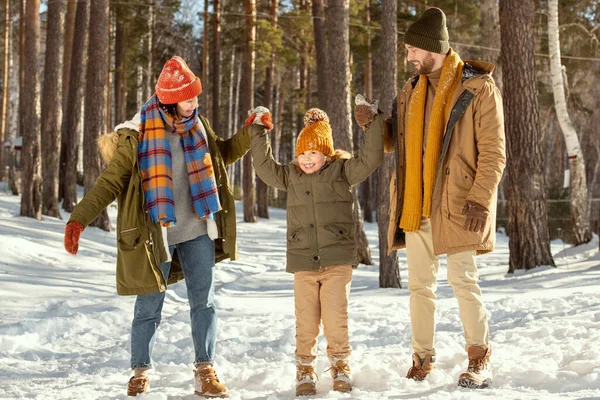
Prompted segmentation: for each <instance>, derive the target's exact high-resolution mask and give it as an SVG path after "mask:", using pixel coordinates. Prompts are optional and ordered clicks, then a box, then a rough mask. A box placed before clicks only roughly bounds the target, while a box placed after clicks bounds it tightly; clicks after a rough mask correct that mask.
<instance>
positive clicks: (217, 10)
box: [211, 0, 223, 136]
mask: <svg viewBox="0 0 600 400" xmlns="http://www.w3.org/2000/svg"><path fill="white" fill-rule="evenodd" d="M212 45H213V46H212V68H211V80H212V84H211V86H212V121H211V123H212V126H213V129H214V131H215V132H216V133H217V135H220V136H222V135H223V131H222V130H221V2H220V1H219V0H213V38H212Z"/></svg>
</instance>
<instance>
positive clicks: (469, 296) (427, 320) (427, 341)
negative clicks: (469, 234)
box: [406, 218, 489, 358]
mask: <svg viewBox="0 0 600 400" xmlns="http://www.w3.org/2000/svg"><path fill="white" fill-rule="evenodd" d="M475 253H476V252H475V251H464V252H460V253H455V254H448V283H449V284H450V286H452V288H453V289H454V296H455V297H456V299H457V300H458V309H459V313H460V319H461V321H462V324H463V329H464V334H465V342H466V346H465V348H466V349H467V351H468V349H469V347H471V346H483V347H487V346H488V345H489V328H488V322H487V311H486V309H485V305H484V304H483V300H482V296H481V289H480V288H479V285H478V283H477V282H478V280H479V273H478V272H477V265H476V264H475ZM406 256H407V259H408V289H409V290H410V321H411V326H412V346H413V350H414V352H415V353H416V354H418V355H419V357H421V358H424V357H425V356H426V355H435V348H434V336H435V307H436V300H437V297H436V295H435V291H436V289H437V273H438V267H439V260H438V257H437V256H436V255H435V254H434V252H433V236H432V232H431V222H430V220H429V218H423V219H422V220H421V229H420V230H419V231H417V232H406Z"/></svg>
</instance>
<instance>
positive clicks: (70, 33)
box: [58, 1, 77, 202]
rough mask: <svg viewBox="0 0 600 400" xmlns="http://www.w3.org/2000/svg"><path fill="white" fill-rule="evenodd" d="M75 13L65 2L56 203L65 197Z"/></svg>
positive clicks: (71, 2)
mask: <svg viewBox="0 0 600 400" xmlns="http://www.w3.org/2000/svg"><path fill="white" fill-rule="evenodd" d="M76 13H77V2H75V1H67V15H66V17H65V42H64V43H65V45H64V48H63V72H62V74H63V75H62V118H63V120H62V122H63V124H61V140H60V164H59V173H58V176H59V182H58V201H59V202H60V201H62V200H63V199H64V197H65V193H64V190H65V179H66V178H65V177H66V170H65V166H66V163H67V160H66V157H67V147H66V146H67V141H66V140H65V138H64V136H63V133H64V130H65V127H64V122H65V113H66V111H67V101H68V98H69V95H68V93H69V78H70V74H71V56H72V53H73V37H74V32H75V14H76Z"/></svg>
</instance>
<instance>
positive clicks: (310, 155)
mask: <svg viewBox="0 0 600 400" xmlns="http://www.w3.org/2000/svg"><path fill="white" fill-rule="evenodd" d="M324 164H325V154H323V153H321V152H320V151H316V150H307V151H305V152H304V153H300V155H299V156H298V165H300V169H301V170H302V171H304V173H305V174H312V173H313V172H317V171H318V170H320V169H321V167H322V166H323V165H324Z"/></svg>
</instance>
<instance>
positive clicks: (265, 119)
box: [244, 106, 273, 131]
mask: <svg viewBox="0 0 600 400" xmlns="http://www.w3.org/2000/svg"><path fill="white" fill-rule="evenodd" d="M252 124H256V125H262V126H264V127H265V128H267V130H268V131H270V130H271V129H273V121H272V120H271V112H270V111H269V109H268V108H266V107H262V106H259V107H254V108H253V109H252V110H248V118H246V121H245V122H244V126H245V127H246V128H248V127H249V126H250V125H252Z"/></svg>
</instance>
